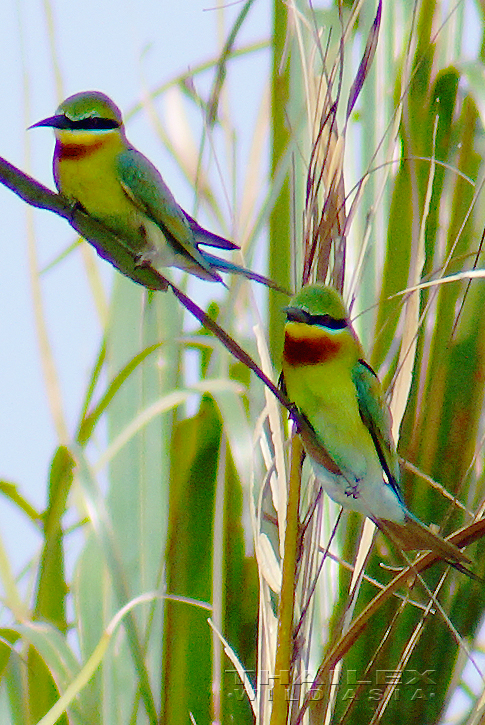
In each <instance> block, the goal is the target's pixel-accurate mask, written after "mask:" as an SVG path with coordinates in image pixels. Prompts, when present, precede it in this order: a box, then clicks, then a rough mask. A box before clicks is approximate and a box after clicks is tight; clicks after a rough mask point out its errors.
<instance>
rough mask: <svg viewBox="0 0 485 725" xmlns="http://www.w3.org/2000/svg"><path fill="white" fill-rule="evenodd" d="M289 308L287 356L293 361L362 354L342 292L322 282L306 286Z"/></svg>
mask: <svg viewBox="0 0 485 725" xmlns="http://www.w3.org/2000/svg"><path fill="white" fill-rule="evenodd" d="M284 311H285V312H286V326H285V347H284V359H285V361H286V363H287V364H290V365H310V364H316V363H323V362H327V361H329V360H330V359H333V358H335V357H336V356H339V357H342V358H343V357H347V358H348V360H349V363H350V364H353V362H354V361H355V360H356V359H357V358H358V357H359V355H360V354H361V348H360V343H359V342H358V340H357V338H356V337H355V333H354V331H353V329H352V327H351V325H350V323H349V319H348V315H347V310H346V308H345V305H344V302H343V300H342V297H341V296H340V295H339V293H338V292H337V291H336V290H334V289H332V288H331V287H328V286H327V285H323V284H313V285H307V286H306V287H303V288H302V289H301V290H300V291H299V292H298V294H297V295H295V297H293V299H292V300H291V301H290V304H289V305H288V307H285V308H284Z"/></svg>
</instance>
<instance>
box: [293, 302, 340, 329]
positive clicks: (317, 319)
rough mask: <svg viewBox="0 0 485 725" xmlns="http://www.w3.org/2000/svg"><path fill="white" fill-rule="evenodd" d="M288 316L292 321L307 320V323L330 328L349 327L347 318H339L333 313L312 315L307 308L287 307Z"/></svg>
mask: <svg viewBox="0 0 485 725" xmlns="http://www.w3.org/2000/svg"><path fill="white" fill-rule="evenodd" d="M286 317H287V319H288V320H289V321H290V322H305V323H306V324H307V325H319V326H320V327H327V328H328V329H329V330H343V329H344V328H346V327H347V320H346V319H343V320H342V319H340V320H337V319H335V317H332V316H331V315H311V314H310V313H309V312H307V311H306V310H302V309H299V308H291V307H289V308H287V311H286Z"/></svg>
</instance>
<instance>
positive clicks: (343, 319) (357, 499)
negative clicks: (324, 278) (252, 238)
mask: <svg viewBox="0 0 485 725" xmlns="http://www.w3.org/2000/svg"><path fill="white" fill-rule="evenodd" d="M285 310H286V319H287V321H286V326H285V342H284V351H283V372H282V386H283V389H284V390H285V392H286V394H287V396H288V398H289V400H290V401H292V402H293V403H294V404H295V405H296V406H297V408H298V410H299V412H300V413H301V414H302V415H303V416H304V417H305V418H306V420H307V421H308V423H309V424H310V426H311V428H312V429H313V431H314V434H315V439H316V441H315V443H311V442H310V443H309V442H308V440H306V439H305V438H304V439H303V444H304V447H305V450H306V452H307V454H308V456H309V458H310V459H311V463H312V467H313V470H314V472H315V475H316V477H317V478H318V480H319V481H320V482H321V485H322V487H323V488H324V490H325V491H326V492H327V494H328V495H329V496H330V498H332V499H333V500H334V501H336V503H338V504H340V505H341V506H343V507H344V508H347V509H351V510H352V511H358V512H359V513H361V514H363V515H364V516H368V517H369V518H370V519H372V521H374V523H375V524H376V525H377V526H378V527H379V528H380V529H382V530H383V531H384V532H385V533H387V534H388V535H389V536H390V537H391V538H392V539H393V540H394V541H395V542H396V543H398V544H399V545H400V546H401V547H402V548H403V549H405V550H408V549H425V550H430V551H433V552H436V553H437V554H439V556H440V557H441V558H442V559H445V560H446V561H448V562H449V563H451V564H452V565H453V566H455V567H456V568H458V569H459V570H460V571H464V572H465V573H467V574H470V575H471V576H473V577H474V575H473V574H471V572H469V571H468V569H466V567H464V566H463V563H469V562H470V560H469V559H468V558H467V557H466V556H465V555H464V554H463V553H462V552H461V551H460V549H459V548H458V547H456V546H455V545H454V544H452V543H451V542H449V541H446V540H445V539H443V538H442V537H440V536H438V535H436V534H434V533H433V532H432V531H430V530H429V529H428V528H427V527H426V526H425V525H424V524H423V523H422V522H421V521H420V520H419V519H418V518H416V516H414V515H413V514H412V513H411V512H410V511H409V510H408V508H407V507H406V504H405V503H404V499H403V496H402V492H401V488H400V470H399V459H398V456H397V452H396V448H395V445H394V442H393V439H392V434H391V414H390V410H389V407H388V405H387V403H386V401H385V398H384V394H383V391H382V388H381V385H380V382H379V380H378V378H377V376H376V374H375V373H374V371H373V370H372V369H371V368H370V366H369V365H368V364H367V363H366V362H365V360H364V354H363V350H362V346H361V344H360V342H359V340H358V338H357V335H356V334H355V331H354V330H353V328H352V326H351V324H350V321H349V318H348V314H347V310H346V308H345V305H344V303H343V300H342V298H341V296H340V295H339V293H338V292H336V291H335V290H334V289H332V288H330V287H328V286H325V285H322V284H315V285H309V286H307V287H304V288H303V289H302V290H300V292H299V293H298V294H297V295H296V296H295V297H293V299H292V300H291V301H290V305H289V306H288V307H286V308H285Z"/></svg>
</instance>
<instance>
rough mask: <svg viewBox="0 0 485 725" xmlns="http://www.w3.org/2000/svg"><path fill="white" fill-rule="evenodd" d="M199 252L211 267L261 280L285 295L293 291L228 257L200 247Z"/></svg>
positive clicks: (261, 282) (256, 280) (257, 280)
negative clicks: (235, 262) (222, 257)
mask: <svg viewBox="0 0 485 725" xmlns="http://www.w3.org/2000/svg"><path fill="white" fill-rule="evenodd" d="M199 252H200V253H201V254H202V256H203V257H204V259H205V260H206V261H207V262H208V263H209V264H210V266H211V267H213V268H214V269H217V270H218V271H219V272H229V273H230V274H240V275H242V276H243V277H246V278H247V279H252V280H253V281H254V282H259V283H260V284H264V285H266V287H270V288H271V289H274V290H277V291H278V292H283V294H285V295H291V292H289V291H288V290H286V289H283V288H282V287H280V286H279V285H277V284H276V282H273V280H272V279H269V278H268V277H264V275H262V274H258V273H257V272H252V271H251V270H250V269H246V268H245V267H240V266H239V265H238V264H233V263H232V262H229V261H227V260H226V259H220V258H219V257H215V256H214V255H213V254H209V252H206V251H205V250H202V249H199Z"/></svg>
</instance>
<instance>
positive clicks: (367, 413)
mask: <svg viewBox="0 0 485 725" xmlns="http://www.w3.org/2000/svg"><path fill="white" fill-rule="evenodd" d="M352 380H353V383H354V385H355V388H356V391H357V400H358V403H359V412H360V417H361V418H362V420H363V422H364V425H365V426H366V428H367V429H368V431H369V433H370V434H371V437H372V440H373V441H374V445H375V447H376V451H377V455H378V456H379V461H380V462H381V466H382V468H383V469H384V471H385V473H386V476H387V479H388V482H389V485H390V486H392V488H393V489H394V491H395V492H396V495H397V497H398V498H399V500H400V501H401V502H402V503H404V501H403V497H402V493H401V488H400V486H399V481H400V478H401V476H400V471H399V459H398V456H397V453H396V448H395V446H394V441H393V440H392V433H391V412H390V410H389V406H388V405H387V402H386V400H385V398H384V394H383V392H382V388H381V384H380V382H379V378H378V377H377V375H376V374H375V372H374V371H373V370H372V368H371V367H370V366H369V365H367V363H366V362H364V360H358V361H357V363H356V365H355V366H354V368H353V370H352Z"/></svg>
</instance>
